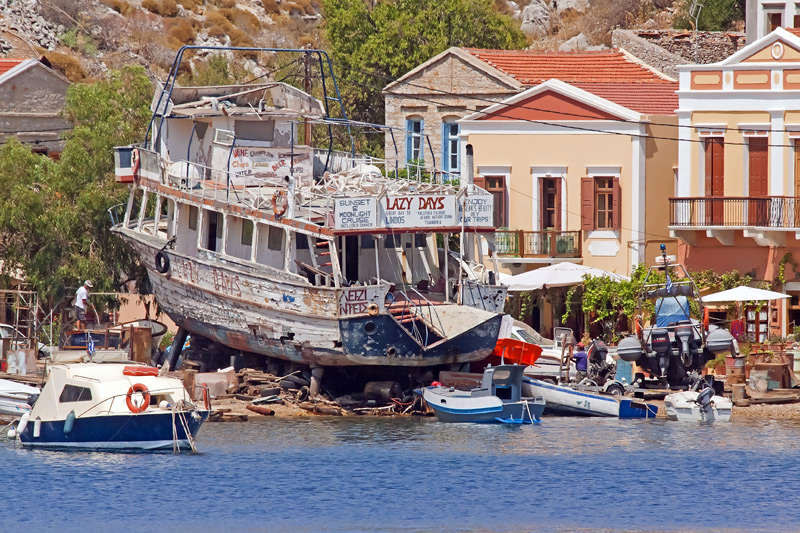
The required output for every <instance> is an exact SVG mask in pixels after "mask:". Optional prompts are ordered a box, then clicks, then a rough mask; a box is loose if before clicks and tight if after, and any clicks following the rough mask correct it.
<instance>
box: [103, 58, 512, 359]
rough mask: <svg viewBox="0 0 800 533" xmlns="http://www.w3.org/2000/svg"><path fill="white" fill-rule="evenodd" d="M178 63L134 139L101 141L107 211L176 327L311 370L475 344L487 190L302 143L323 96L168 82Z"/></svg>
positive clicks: (493, 325)
mask: <svg viewBox="0 0 800 533" xmlns="http://www.w3.org/2000/svg"><path fill="white" fill-rule="evenodd" d="M186 48H190V47H185V48H184V49H182V50H181V51H180V52H179V57H178V58H177V59H176V65H177V63H178V62H179V61H180V57H181V55H182V53H183V51H184V50H185V49H186ZM300 52H302V53H303V54H310V55H312V56H313V57H315V58H317V59H319V63H320V65H328V67H329V65H330V64H329V62H328V60H327V56H325V55H324V52H320V51H313V50H312V51H306V50H304V51H300ZM177 71H178V69H177V66H176V67H175V68H173V75H171V77H170V79H169V80H168V81H167V83H166V84H165V85H164V87H163V89H162V91H160V93H158V94H157V95H156V98H155V101H154V104H153V109H154V110H155V111H154V115H153V119H152V122H151V131H150V133H149V135H148V142H146V143H144V144H143V145H140V146H128V147H118V148H116V149H115V156H116V176H117V180H118V181H119V182H122V183H129V184H130V187H131V194H130V197H129V200H128V203H127V205H126V206H124V213H123V212H122V210H120V212H119V213H116V212H115V213H112V221H113V223H114V231H115V232H116V233H117V234H118V235H119V236H120V237H122V238H123V239H124V240H126V241H127V242H128V243H130V244H131V245H132V246H133V247H134V248H135V250H136V251H137V253H138V255H139V257H140V258H141V260H142V262H143V264H144V265H145V266H146V268H147V270H148V273H149V275H150V280H151V283H152V286H153V290H154V292H155V294H156V296H157V297H158V300H159V305H160V306H161V308H162V309H164V310H165V311H166V312H167V314H168V315H169V316H170V318H172V320H174V321H175V323H176V324H178V325H179V326H180V328H181V333H186V332H190V333H192V334H193V335H199V336H202V337H206V338H209V339H212V340H214V341H216V342H218V343H221V344H223V345H225V346H228V347H231V348H234V349H238V350H243V351H246V352H252V353H257V354H263V355H265V356H269V357H275V358H278V359H283V360H287V361H292V362H296V363H302V364H309V365H316V366H348V365H388V366H429V365H439V364H446V363H462V362H469V361H476V360H481V359H484V358H485V357H486V356H488V355H489V353H490V352H491V351H492V349H493V348H494V345H495V343H496V341H497V337H498V333H499V329H500V325H501V321H502V320H503V318H504V317H503V315H502V314H501V313H500V311H501V310H502V307H503V303H504V300H505V288H504V287H502V286H500V285H498V284H496V283H495V272H496V271H497V268H496V267H495V269H494V270H493V271H492V270H489V269H487V268H485V267H484V266H483V265H482V263H483V259H484V258H483V255H484V254H486V253H488V252H489V250H492V249H493V246H494V244H493V239H492V234H493V233H492V232H493V230H494V228H493V226H492V220H493V218H492V205H493V204H492V196H491V195H490V194H489V193H487V192H486V191H485V190H483V189H481V188H479V187H476V186H475V185H474V184H468V183H463V184H457V183H448V180H447V176H446V175H442V174H437V173H434V174H431V175H426V176H418V179H416V180H415V179H399V178H398V177H397V172H396V169H395V170H393V169H392V164H391V162H389V163H387V162H386V161H378V160H374V159H371V158H358V157H355V156H354V154H353V153H352V152H351V153H341V152H332V151H330V150H320V149H315V148H312V147H311V146H309V145H308V144H306V143H305V139H309V138H310V137H311V136H310V135H309V133H308V129H307V127H306V126H307V125H309V124H316V126H314V127H316V128H320V125H321V126H322V127H324V128H325V129H330V128H331V127H332V125H334V123H338V124H341V123H342V120H341V119H333V118H331V116H330V113H329V108H328V106H329V100H335V101H336V102H339V103H340V100H338V99H337V98H334V97H328V96H325V97H324V98H323V99H322V100H317V99H316V98H313V97H312V96H310V95H308V94H306V93H304V92H302V91H300V90H298V89H296V88H294V87H292V86H289V85H287V84H284V83H279V82H261V83H256V84H248V85H237V86H216V87H180V86H178V85H177V84H176V83H175V76H174V72H177ZM323 78H324V76H323ZM334 86H335V85H334ZM301 132H303V133H302V134H301ZM451 238H453V239H454V240H456V239H457V240H458V241H459V243H460V246H459V249H460V250H463V251H464V253H463V254H462V253H460V252H457V251H455V250H451V249H450V244H449V243H450V241H451ZM468 249H469V250H474V253H473V254H471V255H470V254H468V253H467V250H468ZM175 343H176V344H174V345H173V346H180V345H182V343H183V340H182V339H181V335H180V334H179V335H178V336H176V340H175Z"/></svg>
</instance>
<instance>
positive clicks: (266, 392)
mask: <svg viewBox="0 0 800 533" xmlns="http://www.w3.org/2000/svg"><path fill="white" fill-rule="evenodd" d="M282 390H283V389H281V388H280V387H270V388H268V389H261V397H262V398H266V397H267V396H277V395H279V394H280V393H281V391H282Z"/></svg>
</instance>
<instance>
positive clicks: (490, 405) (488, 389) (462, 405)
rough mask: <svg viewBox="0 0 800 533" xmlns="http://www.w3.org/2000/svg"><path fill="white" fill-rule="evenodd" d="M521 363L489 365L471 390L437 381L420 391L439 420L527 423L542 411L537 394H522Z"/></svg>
mask: <svg viewBox="0 0 800 533" xmlns="http://www.w3.org/2000/svg"><path fill="white" fill-rule="evenodd" d="M524 369H525V367H524V366H519V365H500V366H489V367H487V368H486V370H484V372H483V379H482V381H481V386H480V387H478V388H475V389H472V390H471V391H462V390H456V389H455V388H453V387H443V386H441V385H436V386H431V387H428V388H426V389H424V390H423V391H422V397H423V398H424V399H425V401H426V402H427V403H428V405H429V406H430V408H431V409H433V412H434V413H436V417H437V418H438V419H439V420H441V421H442V422H490V423H498V422H499V423H505V424H531V423H533V422H538V421H539V417H540V416H541V414H542V412H543V411H544V401H543V400H542V399H541V398H527V399H523V398H522V386H521V385H522V371H523V370H524Z"/></svg>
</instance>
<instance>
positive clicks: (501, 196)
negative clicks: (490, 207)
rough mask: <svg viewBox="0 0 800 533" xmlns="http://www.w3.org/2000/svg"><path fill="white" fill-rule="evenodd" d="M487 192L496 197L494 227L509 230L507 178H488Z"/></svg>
mask: <svg viewBox="0 0 800 533" xmlns="http://www.w3.org/2000/svg"><path fill="white" fill-rule="evenodd" d="M485 179H486V191H487V192H489V193H491V194H492V196H493V197H494V227H495V228H507V227H508V218H507V216H506V178H505V176H486V177H485Z"/></svg>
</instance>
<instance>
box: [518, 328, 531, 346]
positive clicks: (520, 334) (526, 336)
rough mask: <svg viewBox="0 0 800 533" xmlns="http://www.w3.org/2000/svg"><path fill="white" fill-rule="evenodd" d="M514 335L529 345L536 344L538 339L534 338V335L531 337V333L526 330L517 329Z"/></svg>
mask: <svg viewBox="0 0 800 533" xmlns="http://www.w3.org/2000/svg"><path fill="white" fill-rule="evenodd" d="M513 334H514V335H515V336H516V337H519V340H521V341H523V342H527V343H530V344H536V339H535V338H534V337H533V335H531V334H530V333H528V332H527V331H525V330H524V329H516V330H514V333H513Z"/></svg>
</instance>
